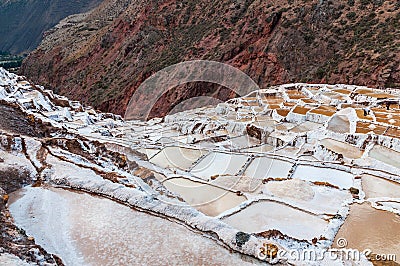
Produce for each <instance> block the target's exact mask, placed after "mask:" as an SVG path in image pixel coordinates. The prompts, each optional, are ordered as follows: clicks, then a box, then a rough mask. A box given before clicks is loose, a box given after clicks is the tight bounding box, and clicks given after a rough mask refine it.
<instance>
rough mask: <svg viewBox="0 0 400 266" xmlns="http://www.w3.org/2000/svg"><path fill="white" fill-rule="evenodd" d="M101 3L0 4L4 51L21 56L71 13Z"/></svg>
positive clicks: (31, 0)
mask: <svg viewBox="0 0 400 266" xmlns="http://www.w3.org/2000/svg"><path fill="white" fill-rule="evenodd" d="M100 2H101V0H83V1H77V0H72V1H71V0H70V1H66V0H52V1H50V0H44V1H38V0H13V1H6V0H2V1H0V36H2V37H1V38H0V51H7V52H11V53H13V54H18V53H22V52H26V51H30V50H33V49H35V48H36V47H37V46H38V45H39V43H40V41H41V40H42V37H43V36H42V35H43V33H44V31H45V30H48V29H50V28H51V27H53V26H54V25H55V24H57V23H58V22H59V21H60V20H61V19H63V18H65V17H66V16H69V15H71V14H75V13H80V12H86V11H89V10H90V9H92V8H94V7H95V6H97V5H98V4H99V3H100Z"/></svg>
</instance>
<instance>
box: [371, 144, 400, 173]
mask: <svg viewBox="0 0 400 266" xmlns="http://www.w3.org/2000/svg"><path fill="white" fill-rule="evenodd" d="M369 156H370V157H371V158H374V159H376V160H379V161H381V162H384V163H386V164H389V165H391V166H394V167H397V168H400V160H399V159H398V158H400V152H396V151H394V150H391V149H388V148H385V147H382V146H379V145H375V146H374V147H373V148H372V149H371V151H370V152H369Z"/></svg>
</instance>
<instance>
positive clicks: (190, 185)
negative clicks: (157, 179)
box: [163, 178, 246, 216]
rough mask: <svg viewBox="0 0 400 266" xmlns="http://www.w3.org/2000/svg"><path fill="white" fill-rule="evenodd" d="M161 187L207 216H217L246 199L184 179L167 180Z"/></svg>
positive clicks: (214, 187)
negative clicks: (177, 195) (175, 194)
mask: <svg viewBox="0 0 400 266" xmlns="http://www.w3.org/2000/svg"><path fill="white" fill-rule="evenodd" d="M163 185H164V186H165V187H166V188H167V189H168V190H169V191H172V192H174V193H177V194H179V195H180V196H182V198H183V199H184V200H185V201H186V202H187V203H188V204H190V205H191V206H193V207H195V208H196V209H198V210H199V211H201V212H203V213H204V214H206V215H209V216H217V215H219V214H221V213H222V212H224V211H226V210H229V209H231V208H233V207H236V206H238V205H239V204H240V203H242V202H244V201H245V200H246V197H244V196H238V195H237V194H236V193H233V192H230V191H227V190H224V189H222V188H219V187H216V186H212V185H209V184H205V183H200V182H195V181H192V180H189V179H186V178H172V179H168V180H166V181H165V182H164V183H163ZM233 185H234V184H232V186H233Z"/></svg>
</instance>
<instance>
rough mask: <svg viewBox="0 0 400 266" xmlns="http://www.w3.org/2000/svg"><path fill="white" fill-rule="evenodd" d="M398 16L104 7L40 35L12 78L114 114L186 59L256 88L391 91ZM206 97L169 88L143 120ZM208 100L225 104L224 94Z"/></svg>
mask: <svg viewBox="0 0 400 266" xmlns="http://www.w3.org/2000/svg"><path fill="white" fill-rule="evenodd" d="M399 6H400V2H399V1H383V0H349V1H325V0H319V1H310V0H302V1H297V0H288V1H287V0H284V1H283V0H279V1H273V2H271V1H260V0H258V1H257V0H255V1H254V0H243V1H225V0H222V1H215V2H213V3H210V2H209V1H203V0H201V1H190V0H189V1H176V0H163V1H149V0H142V1H138V0H136V1H128V0H125V1H117V0H106V1H105V2H103V4H102V5H100V6H99V7H98V8H97V9H95V10H93V11H92V12H91V13H89V14H86V15H76V16H72V17H69V18H67V19H65V20H64V21H62V22H61V23H60V24H59V25H58V26H57V27H56V28H54V29H53V30H51V31H50V32H48V33H47V36H46V38H45V39H44V41H43V42H42V43H41V45H40V46H39V48H38V49H37V50H35V51H34V52H33V53H31V55H30V56H29V57H28V58H27V59H26V60H25V62H24V63H23V66H22V69H21V73H22V74H24V75H26V76H28V77H29V78H30V79H32V80H33V81H35V82H38V83H41V84H44V85H45V86H47V87H49V88H52V89H54V90H55V91H56V92H57V93H60V94H63V95H66V96H68V97H70V98H72V99H79V100H81V101H83V102H85V103H89V104H91V105H93V106H95V107H96V108H99V109H102V110H106V111H112V112H115V113H118V114H123V113H124V111H125V108H126V106H127V104H128V101H129V99H130V96H131V95H132V94H133V92H134V91H135V90H136V89H137V88H138V87H139V86H140V84H141V83H142V82H143V81H144V80H145V79H146V78H148V77H149V76H151V75H152V74H153V73H155V72H157V71H158V70H160V69H162V68H164V67H167V66H170V65H172V64H175V63H178V62H182V61H186V60H193V59H206V60H215V61H218V62H224V63H228V64H230V65H232V66H234V67H237V68H239V69H241V70H243V71H244V72H245V73H246V74H248V75H249V76H250V77H251V78H252V79H254V81H255V82H257V84H259V85H260V87H261V88H265V87H267V86H268V85H272V84H281V83H285V82H293V81H298V82H326V83H348V84H358V85H368V86H370V87H393V88H399V87H400V66H399V62H400V53H399V47H400V46H399V45H400V31H399V29H400V25H399V18H400V12H399ZM154 89H155V90H156V89H157V88H154ZM215 89H216V87H215V86H210V84H206V83H196V84H191V85H190V86H182V87H178V88H177V89H175V90H172V91H170V92H169V93H167V95H164V96H163V99H161V100H160V101H159V102H158V104H157V106H156V108H155V109H154V111H153V114H152V116H157V115H163V114H165V113H167V112H168V111H169V110H170V109H171V106H172V107H173V106H174V105H176V103H177V102H179V101H181V100H183V99H187V98H190V97H193V96H198V95H208V94H210V93H213V92H214V90H215ZM150 93H151V92H150ZM215 95H216V97H217V98H219V99H221V100H226V99H227V98H230V97H233V96H234V95H232V93H231V92H229V91H225V90H223V89H222V90H218V91H217V93H215ZM144 104H145V102H144Z"/></svg>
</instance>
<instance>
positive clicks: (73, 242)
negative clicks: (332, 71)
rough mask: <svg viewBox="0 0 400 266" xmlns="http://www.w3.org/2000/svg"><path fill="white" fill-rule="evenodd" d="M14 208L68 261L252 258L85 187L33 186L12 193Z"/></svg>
mask: <svg viewBox="0 0 400 266" xmlns="http://www.w3.org/2000/svg"><path fill="white" fill-rule="evenodd" d="M10 211H11V213H12V216H13V217H14V219H15V222H16V224H17V225H18V226H19V227H21V228H23V229H24V230H25V231H26V232H27V234H28V235H30V236H33V237H35V240H36V242H37V243H38V244H40V245H42V246H43V247H44V248H45V249H46V250H48V251H49V252H51V253H55V254H57V255H59V256H60V257H61V258H62V260H63V261H64V263H65V264H66V265H79V266H80V265H144V264H148V265H167V264H178V265H226V264H231V265H243V264H247V263H248V262H246V261H244V260H242V258H241V257H240V256H239V255H237V254H231V253H230V252H229V251H228V250H226V249H225V248H223V247H222V246H220V245H218V244H217V243H216V242H214V241H213V240H211V239H208V238H206V237H204V236H201V235H200V234H197V233H195V232H192V231H190V230H189V229H187V228H185V227H184V226H182V225H178V224H175V223H173V222H170V221H167V220H165V219H162V218H159V217H156V216H152V215H150V214H146V213H142V212H138V211H135V210H133V209H131V208H129V207H127V206H124V205H121V204H118V203H116V202H114V201H111V200H109V199H104V198H99V197H94V196H91V195H88V194H85V193H76V192H71V191H66V190H62V189H55V188H51V189H44V188H32V187H28V188H26V189H22V190H20V191H18V192H16V193H14V194H13V195H11V201H10ZM249 264H250V263H249Z"/></svg>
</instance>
